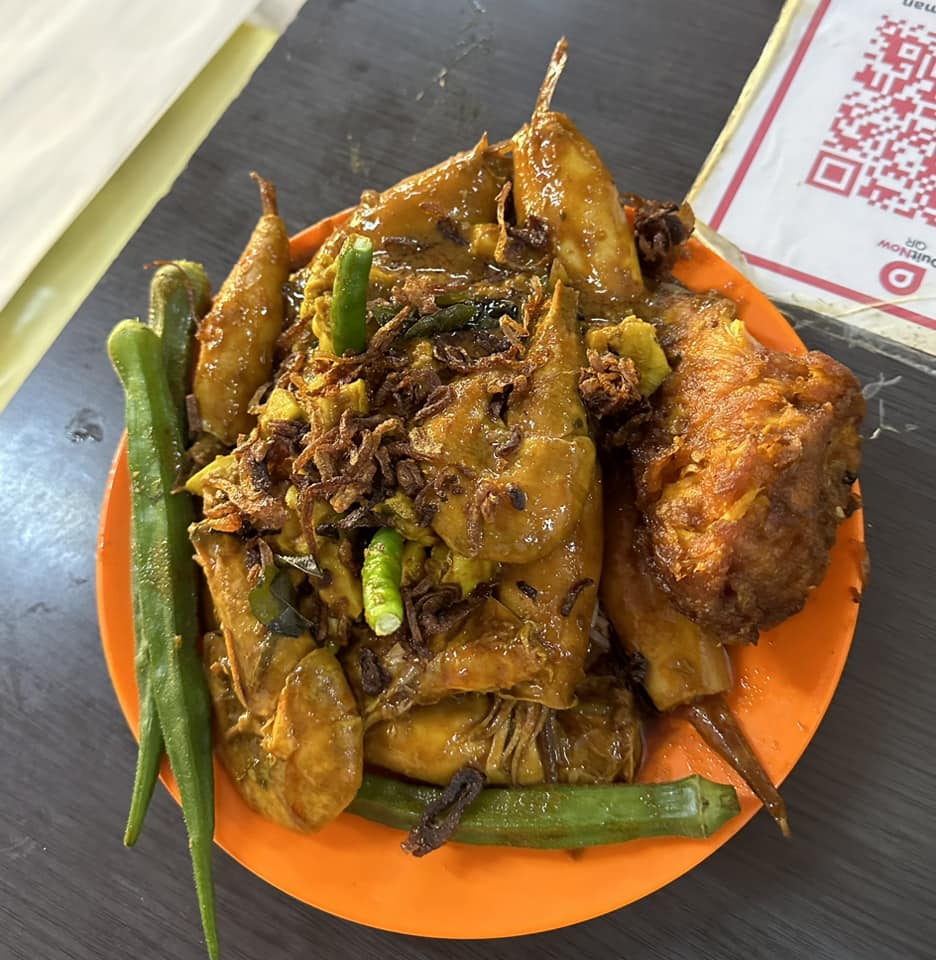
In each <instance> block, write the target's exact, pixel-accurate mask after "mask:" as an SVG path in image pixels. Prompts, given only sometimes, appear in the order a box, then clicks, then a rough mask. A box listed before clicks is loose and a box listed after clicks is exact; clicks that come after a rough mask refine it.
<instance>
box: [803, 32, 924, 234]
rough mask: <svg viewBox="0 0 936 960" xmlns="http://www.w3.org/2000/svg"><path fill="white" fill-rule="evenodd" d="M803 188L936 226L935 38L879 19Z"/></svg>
mask: <svg viewBox="0 0 936 960" xmlns="http://www.w3.org/2000/svg"><path fill="white" fill-rule="evenodd" d="M806 182H807V183H808V184H810V185H811V186H813V187H819V188H820V189H822V190H829V191H831V192H832V193H838V194H841V195H843V196H852V195H855V196H858V197H862V198H863V199H864V200H866V201H867V202H868V203H869V204H871V205H872V206H875V207H879V208H880V209H882V210H889V211H892V212H893V213H896V214H899V215H900V216H902V217H908V218H910V219H915V218H916V219H920V220H922V221H923V222H925V223H927V224H929V225H930V226H936V33H934V32H933V31H932V30H927V29H926V27H924V26H923V25H922V24H909V23H907V21H906V20H895V19H892V18H890V17H886V16H885V17H882V18H881V22H880V23H879V24H878V27H877V29H876V30H875V32H874V34H873V36H872V37H871V41H870V43H869V46H868V50H867V51H866V52H865V53H864V54H863V62H862V65H861V68H860V69H859V70H858V72H857V73H856V74H855V75H854V77H853V78H852V81H851V85H850V89H849V91H848V93H847V94H846V95H845V98H844V100H843V101H842V103H841V104H840V105H839V108H838V111H837V112H836V114H835V118H834V119H833V120H832V124H831V126H830V127H829V130H828V133H827V134H826V136H825V139H824V140H823V142H822V147H821V149H820V150H819V153H818V155H817V156H816V159H815V162H814V163H813V166H812V169H811V170H810V172H809V176H808V177H807V178H806Z"/></svg>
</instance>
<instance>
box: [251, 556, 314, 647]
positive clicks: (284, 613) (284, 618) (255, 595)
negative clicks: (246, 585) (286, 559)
mask: <svg viewBox="0 0 936 960" xmlns="http://www.w3.org/2000/svg"><path fill="white" fill-rule="evenodd" d="M247 599H248V601H249V603H250V611H251V613H253V615H254V616H255V617H256V618H257V619H258V620H259V621H260V622H261V623H262V624H263V625H264V626H265V627H269V628H270V629H271V630H272V631H273V632H274V633H281V634H283V636H285V637H299V636H301V635H302V634H303V633H305V632H306V631H307V630H308V629H309V627H310V626H311V624H310V623H309V621H308V620H306V618H305V617H304V616H303V615H302V614H301V613H300V612H299V611H298V610H297V609H296V590H295V588H294V587H293V583H292V580H290V579H289V574H288V573H287V572H286V571H285V570H282V569H280V568H279V567H278V566H277V565H276V564H275V563H268V564H267V565H266V566H265V567H264V568H263V572H262V573H261V575H260V580H259V581H258V583H257V585H256V586H255V587H254V588H253V589H252V590H251V591H250V593H249V594H248V596H247Z"/></svg>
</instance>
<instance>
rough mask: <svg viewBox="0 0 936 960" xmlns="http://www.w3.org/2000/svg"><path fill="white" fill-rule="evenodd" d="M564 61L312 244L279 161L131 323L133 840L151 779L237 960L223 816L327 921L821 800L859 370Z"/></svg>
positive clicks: (109, 643)
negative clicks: (807, 340)
mask: <svg viewBox="0 0 936 960" xmlns="http://www.w3.org/2000/svg"><path fill="white" fill-rule="evenodd" d="M565 60H566V44H565V42H564V41H561V42H560V43H559V44H558V46H557V47H556V50H555V52H554V54H553V57H552V59H551V61H550V64H549V67H548V70H547V74H546V78H545V80H544V83H543V86H542V88H541V91H540V95H539V98H538V100H537V103H536V105H535V109H534V111H533V114H532V117H531V118H530V120H529V122H528V123H526V124H525V125H524V126H523V127H522V128H521V129H520V130H519V132H518V133H517V134H516V135H515V136H513V137H511V138H510V139H509V140H505V141H503V142H500V143H490V142H489V141H488V139H487V138H486V137H482V138H481V140H480V141H479V142H478V143H477V144H476V145H475V146H474V147H472V148H471V149H468V150H467V151H466V152H463V153H457V154H455V155H454V156H452V157H451V158H450V159H448V160H445V161H444V162H442V163H440V164H439V165H438V166H436V167H432V168H430V169H428V170H425V171H422V172H420V173H416V174H414V175H413V176H411V177H409V178H407V179H405V180H403V181H402V182H400V183H398V184H396V185H395V186H392V187H390V188H389V189H386V190H384V191H383V192H376V191H366V192H365V193H364V194H363V195H362V197H361V200H360V203H359V204H358V205H357V206H356V207H354V208H352V209H349V210H345V211H343V212H341V213H338V214H334V215H332V216H329V217H328V218H326V219H324V220H322V221H321V222H320V223H318V224H316V225H314V226H312V227H310V228H308V229H307V230H305V231H303V232H302V233H300V234H299V235H297V236H294V237H292V238H291V239H290V237H289V236H288V235H287V232H286V229H285V226H284V224H283V221H282V219H281V218H280V215H279V211H278V210H277V203H276V191H275V189H274V187H273V185H272V184H270V183H269V182H267V181H265V180H264V179H263V178H262V177H260V176H258V175H254V176H255V179H256V180H257V182H258V184H259V188H260V195H261V203H262V215H261V217H260V220H259V222H258V223H257V225H256V227H255V229H254V232H253V234H252V236H251V238H250V240H249V242H248V244H247V247H246V249H245V250H244V252H243V254H242V256H241V257H240V259H239V260H238V261H237V263H236V264H235V265H234V266H233V268H232V270H231V273H230V275H229V276H228V277H227V279H225V280H224V282H223V283H222V284H221V286H220V288H219V289H218V291H217V293H215V294H214V296H212V294H211V291H210V287H209V282H208V279H207V277H206V276H205V273H204V270H203V269H202V267H201V266H200V265H199V264H197V263H194V262H191V261H171V262H165V263H164V264H163V265H162V266H161V267H160V269H159V270H158V271H157V272H156V273H155V275H154V277H153V281H152V285H151V293H150V316H149V319H148V322H146V323H143V322H141V321H139V320H128V321H124V322H122V323H121V324H119V325H118V326H117V327H116V328H115V330H114V331H113V333H112V335H111V337H110V339H109V341H108V350H109V353H110V356H111V359H112V361H113V363H114V366H115V369H116V370H117V373H118V375H119V377H120V379H121V381H122V382H123V384H124V387H125V390H126V409H127V434H126V436H125V438H124V440H123V441H122V443H121V445H120V447H119V449H118V451H117V454H116V457H115V460H114V466H113V470H112V473H111V477H110V480H109V483H108V488H107V493H106V497H105V501H104V508H103V514H102V520H101V534H100V543H99V550H98V600H99V612H100V622H101V631H102V636H103V641H104V649H105V654H106V657H107V662H108V667H109V669H110V674H111V677H112V680H113V683H114V687H115V690H116V693H117V696H118V699H119V701H120V704H121V707H122V708H123V711H124V714H125V716H126V718H127V720H128V723H129V724H130V726H131V728H132V729H133V731H134V733H135V734H136V735H137V736H138V738H139V742H140V749H139V759H138V763H137V770H136V777H135V781H134V785H133V790H132V798H131V809H130V815H129V818H128V823H127V832H126V838H125V839H126V842H127V844H128V845H132V844H133V843H135V842H136V839H137V837H138V835H139V832H140V828H141V825H142V822H143V816H144V814H145V812H146V808H147V805H148V802H149V798H150V796H151V794H152V791H153V789H154V785H155V782H156V780H157V778H158V777H159V776H161V777H162V779H163V782H164V783H165V785H166V786H167V787H168V789H169V790H170V791H171V792H172V793H173V795H174V796H175V797H176V798H177V799H179V800H180V802H181V806H182V809H183V813H184V816H185V822H186V826H187V829H188V832H189V838H190V848H191V855H192V863H193V867H194V875H195V886H196V889H197V893H198V898H199V903H200V907H201V915H202V920H203V924H204V930H205V939H206V945H207V948H208V952H209V954H210V955H211V956H218V954H219V943H218V933H217V928H218V921H217V920H216V917H215V908H214V894H213V886H212V878H211V851H212V842H213V841H216V842H217V843H218V844H220V845H221V846H222V847H223V848H224V849H225V850H226V851H227V852H228V853H230V854H231V856H233V857H235V858H236V859H237V860H238V861H240V862H241V863H242V864H243V865H244V866H246V867H247V868H248V869H250V870H252V871H254V872H255V873H256V874H257V875H258V876H260V877H262V878H263V879H264V880H266V881H268V882H269V883H271V884H273V885H275V886H276V887H278V888H279V889H281V890H283V891H285V892H287V893H289V894H291V895H293V896H294V897H297V898H299V899H300V900H302V901H304V902H306V903H308V904H311V905H313V906H315V907H318V908H320V909H322V910H326V911H328V912H330V913H333V914H335V915H337V916H340V917H344V918H347V919H349V920H354V921H357V922H359V923H363V924H369V925H372V926H375V927H380V928H383V929H387V930H394V931H399V932H403V933H409V934H418V935H424V936H436V937H499V936H509V935H517V934H526V933H532V932H536V931H542V930H547V929H551V928H555V927H559V926H563V925H566V924H571V923H575V922H577V921H581V920H585V919H588V918H591V917H595V916H598V915H600V914H603V913H606V912H608V911H610V910H614V909H616V908H619V907H622V906H624V905H626V904H628V903H631V902H633V901H634V900H636V899H638V898H640V897H643V896H645V895H646V894H648V893H651V892H653V891H655V890H657V889H659V888H660V887H662V886H664V885H665V884H667V883H669V882H670V881H672V880H673V879H675V878H676V877H679V876H680V875H682V874H684V873H686V872H687V871H688V870H690V869H692V868H693V867H694V866H696V865H697V864H699V863H700V862H701V861H702V860H704V859H705V858H706V857H707V856H708V855H709V854H711V853H712V852H713V851H714V850H716V849H717V848H718V847H719V846H721V844H723V843H725V842H726V841H727V840H728V839H729V838H731V837H732V836H733V835H734V834H735V833H736V832H737V831H738V830H739V829H740V828H741V827H742V826H743V825H744V824H745V823H747V822H748V821H749V820H750V819H751V817H753V816H754V814H755V813H756V812H757V811H758V810H759V809H760V808H761V807H763V808H764V809H765V813H766V815H767V816H769V817H771V818H772V819H773V820H774V821H775V822H776V824H777V826H778V828H779V830H780V831H782V832H783V834H785V835H790V833H791V828H790V823H791V822H792V823H793V824H794V825H795V820H796V811H795V810H793V811H791V813H790V814H788V812H787V809H786V807H785V805H784V802H783V800H782V799H781V796H780V794H779V792H778V789H777V786H778V784H779V783H780V782H781V781H782V780H783V779H784V777H785V776H786V775H787V774H788V773H789V772H790V770H791V769H792V767H793V765H794V764H795V763H796V761H797V760H798V759H799V757H800V756H801V755H802V753H803V751H804V750H805V748H806V746H807V744H808V742H809V740H810V738H811V737H812V735H813V734H814V732H815V730H816V728H817V726H818V724H819V721H820V719H821V717H822V715H823V714H824V712H825V710H826V708H827V707H828V704H829V701H830V699H831V697H832V694H833V692H834V690H835V687H836V684H837V683H838V680H839V676H840V674H841V671H842V668H843V665H844V662H845V658H846V656H847V653H848V648H849V645H850V643H851V637H852V633H853V630H854V626H855V621H856V617H857V611H858V605H857V604H858V601H859V600H860V589H861V585H862V582H863V570H864V566H865V559H864V558H865V554H864V547H863V528H862V522H861V514H860V510H859V506H860V502H859V497H858V492H857V487H856V478H857V473H858V467H859V461H860V434H859V428H860V422H861V418H862V415H863V400H862V395H861V389H860V385H859V383H858V382H857V380H856V378H855V377H854V376H853V375H852V373H851V372H850V371H849V370H848V369H847V368H846V367H844V366H843V365H842V364H841V363H839V362H837V361H836V360H833V359H832V358H830V357H828V356H826V355H824V354H822V353H818V352H807V351H806V349H805V348H804V347H803V345H802V343H801V342H800V341H799V339H798V338H797V336H796V334H795V333H794V332H793V330H792V329H791V328H790V326H789V325H788V324H787V323H786V321H785V320H784V319H783V317H782V316H781V315H780V314H779V313H778V312H777V310H776V309H775V308H774V307H773V305H772V304H771V303H770V302H769V301H768V300H767V299H766V297H765V296H764V295H763V294H762V293H760V292H759V291H758V290H756V289H755V288H754V287H752V286H751V284H750V283H749V282H748V281H747V280H745V279H744V278H743V277H742V276H741V275H740V274H739V273H738V272H736V271H735V270H734V269H733V268H732V267H730V266H729V265H728V264H727V263H725V262H724V261H723V260H721V259H720V258H719V257H718V256H717V255H715V254H714V253H713V252H712V251H711V250H709V249H708V248H707V247H705V246H703V245H702V244H701V243H699V242H698V241H697V240H695V239H694V237H693V236H692V232H693V225H694V222H693V215H692V211H691V210H690V209H689V207H688V206H687V205H685V204H682V205H679V204H675V203H666V202H658V201H648V200H645V199H642V198H640V197H636V196H632V195H622V194H621V193H619V191H618V189H617V187H616V186H615V182H614V180H613V179H612V176H611V174H610V172H609V171H608V169H607V168H606V166H605V165H604V163H603V162H602V160H601V157H600V156H599V154H598V152H597V151H596V149H595V147H594V146H593V145H592V144H591V143H590V142H589V141H588V140H587V139H586V137H585V135H584V134H583V133H582V132H581V131H579V130H578V129H577V128H576V126H575V125H574V124H573V122H572V121H571V120H570V119H569V118H568V117H567V116H565V115H564V114H562V113H559V112H556V111H555V110H553V109H552V107H551V100H552V95H553V92H554V89H555V87H556V83H557V81H558V79H559V75H560V73H561V71H562V68H563V66H564V64H565ZM245 216H246V215H245ZM128 779H129V771H128ZM128 786H129V784H128ZM792 842H795V839H794V840H793V841H792ZM221 927H222V933H223V922H222V923H221ZM222 939H223V938H222Z"/></svg>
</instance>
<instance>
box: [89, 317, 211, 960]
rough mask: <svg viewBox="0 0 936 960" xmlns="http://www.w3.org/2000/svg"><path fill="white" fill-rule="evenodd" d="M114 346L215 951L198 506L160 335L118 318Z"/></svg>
mask: <svg viewBox="0 0 936 960" xmlns="http://www.w3.org/2000/svg"><path fill="white" fill-rule="evenodd" d="M107 349H108V353H109V354H110V357H111V361H112V362H113V364H114V368H115V369H116V371H117V374H118V376H119V377H120V380H121V382H122V383H123V386H124V391H125V393H126V411H127V460H128V464H129V468H130V485H131V504H132V517H133V520H132V522H133V536H132V537H131V563H132V570H133V578H134V581H135V583H136V588H135V596H136V600H137V603H138V609H137V611H136V612H137V614H138V629H139V631H140V636H141V639H142V642H143V645H144V647H145V651H146V655H147V656H148V660H149V667H150V671H149V677H150V683H151V685H152V692H153V699H154V702H155V705H156V713H157V715H158V718H159V725H160V728H161V730H162V734H163V738H164V740H165V744H166V752H167V753H168V755H169V762H170V764H171V765H172V770H173V773H174V774H175V778H176V782H177V783H178V785H179V793H180V795H181V798H182V813H183V815H184V817H185V823H186V827H187V828H188V833H189V849H190V851H191V856H192V867H193V872H194V876H195V888H196V891H197V893H198V901H199V908H200V911H201V919H202V926H203V928H204V932H205V943H206V945H207V948H208V954H209V956H210V957H212V958H216V957H217V956H218V934H217V924H216V921H215V904H214V888H213V885H212V870H211V843H212V838H213V834H214V784H213V778H212V755H211V723H210V703H209V698H208V689H207V686H206V683H205V676H204V672H203V670H202V666H201V660H200V658H199V655H198V650H197V646H196V644H197V640H198V632H199V624H198V609H197V592H196V580H195V567H194V563H193V561H192V552H191V547H190V545H189V541H188V536H187V530H188V525H189V523H190V522H191V520H192V505H191V501H190V498H189V495H188V494H186V493H176V494H173V493H172V492H171V491H172V489H173V487H174V484H175V479H176V475H177V472H178V468H179V464H180V462H181V457H182V437H181V432H180V430H179V426H178V422H177V420H176V417H175V414H174V405H173V399H172V395H171V393H170V390H169V383H168V380H167V378H166V373H165V370H164V368H163V365H162V344H161V342H160V339H159V337H158V336H157V335H156V334H155V333H154V332H153V331H152V330H150V329H149V328H148V327H146V326H144V325H143V324H142V323H140V322H139V321H137V320H125V321H123V322H122V323H120V324H118V325H117V326H116V327H115V328H114V330H113V332H112V333H111V335H110V337H109V339H108V341H107Z"/></svg>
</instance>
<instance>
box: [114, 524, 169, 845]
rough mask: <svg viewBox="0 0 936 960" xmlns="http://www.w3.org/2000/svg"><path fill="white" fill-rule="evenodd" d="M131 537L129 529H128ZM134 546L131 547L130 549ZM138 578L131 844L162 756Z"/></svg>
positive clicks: (135, 587) (127, 831)
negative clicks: (136, 725)
mask: <svg viewBox="0 0 936 960" xmlns="http://www.w3.org/2000/svg"><path fill="white" fill-rule="evenodd" d="M131 536H133V531H132V530H131ZM134 549H135V548H133V547H131V550H134ZM138 589H139V583H138V578H134V580H133V583H132V585H131V590H132V592H133V595H134V596H133V628H134V636H135V642H136V653H135V655H134V665H135V668H136V678H137V693H138V699H139V701H140V745H139V750H138V752H137V762H136V772H135V773H134V775H133V792H132V793H131V795H130V812H129V813H128V814H127V826H126V828H125V829H124V844H125V845H126V846H128V847H132V846H133V845H134V844H135V843H136V842H137V840H138V839H139V836H140V830H142V828H143V820H144V819H145V817H146V811H147V810H148V809H149V805H150V800H151V799H152V798H153V789H154V788H155V786H156V778H157V777H158V776H159V763H160V761H161V760H162V755H163V737H162V729H161V728H160V726H159V716H158V715H157V713H156V702H155V700H154V699H153V689H152V685H151V684H150V664H149V650H148V649H147V647H146V643H145V639H144V637H143V632H142V629H141V625H142V623H143V616H142V614H141V613H140V612H139V611H140V606H139V601H138V599H137V592H138Z"/></svg>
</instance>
